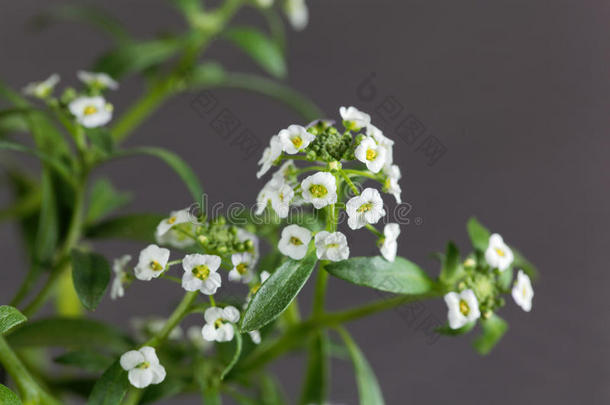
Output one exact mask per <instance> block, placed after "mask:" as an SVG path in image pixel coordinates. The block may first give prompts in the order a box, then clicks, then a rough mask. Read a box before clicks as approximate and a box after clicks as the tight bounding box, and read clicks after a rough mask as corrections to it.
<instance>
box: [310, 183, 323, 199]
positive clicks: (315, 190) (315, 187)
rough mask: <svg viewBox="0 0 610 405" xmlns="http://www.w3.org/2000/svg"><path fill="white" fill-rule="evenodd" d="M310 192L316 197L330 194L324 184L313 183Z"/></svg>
mask: <svg viewBox="0 0 610 405" xmlns="http://www.w3.org/2000/svg"><path fill="white" fill-rule="evenodd" d="M309 192H310V193H311V195H313V196H314V197H315V198H322V197H324V196H325V195H326V194H328V190H327V189H326V187H324V186H323V185H322V184H312V185H311V187H309Z"/></svg>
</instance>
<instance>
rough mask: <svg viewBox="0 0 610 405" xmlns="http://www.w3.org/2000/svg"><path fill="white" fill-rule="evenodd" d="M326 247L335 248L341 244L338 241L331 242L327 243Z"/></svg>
mask: <svg viewBox="0 0 610 405" xmlns="http://www.w3.org/2000/svg"><path fill="white" fill-rule="evenodd" d="M326 247H327V248H328V249H334V248H338V247H339V244H338V243H329V244H328V245H326Z"/></svg>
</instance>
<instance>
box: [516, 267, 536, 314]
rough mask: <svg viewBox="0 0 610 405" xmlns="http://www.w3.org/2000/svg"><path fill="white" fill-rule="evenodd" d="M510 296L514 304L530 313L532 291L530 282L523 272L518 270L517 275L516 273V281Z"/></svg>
mask: <svg viewBox="0 0 610 405" xmlns="http://www.w3.org/2000/svg"><path fill="white" fill-rule="evenodd" d="M512 295H513V299H514V300H515V303H517V305H519V306H520V307H521V308H522V309H523V310H524V311H525V312H530V311H531V310H532V299H533V298H534V289H533V288H532V282H531V280H530V278H529V276H528V275H527V274H525V273H524V272H523V270H519V273H517V280H516V281H515V285H514V286H513V291H512Z"/></svg>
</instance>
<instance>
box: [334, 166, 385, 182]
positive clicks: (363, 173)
mask: <svg viewBox="0 0 610 405" xmlns="http://www.w3.org/2000/svg"><path fill="white" fill-rule="evenodd" d="M341 170H342V171H343V173H345V174H351V175H354V176H362V177H368V178H369V179H373V180H377V181H380V180H381V179H380V177H379V175H377V174H373V173H369V172H366V171H364V170H354V169H341Z"/></svg>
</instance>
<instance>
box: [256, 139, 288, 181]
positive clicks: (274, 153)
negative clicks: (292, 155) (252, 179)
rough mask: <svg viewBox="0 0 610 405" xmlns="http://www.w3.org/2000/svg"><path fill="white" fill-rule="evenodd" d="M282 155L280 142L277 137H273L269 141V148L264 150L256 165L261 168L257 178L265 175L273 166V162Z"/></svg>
mask: <svg viewBox="0 0 610 405" xmlns="http://www.w3.org/2000/svg"><path fill="white" fill-rule="evenodd" d="M281 154H282V142H281V141H280V138H279V136H277V135H273V136H272V137H271V140H270V141H269V146H268V147H266V148H265V150H264V151H263V157H261V159H260V160H259V161H258V164H259V165H261V168H260V169H259V170H258V172H257V173H256V177H257V178H259V179H260V178H261V177H263V175H264V174H265V173H267V172H268V171H269V169H271V166H273V162H275V161H276V159H277V158H279V157H280V155H281Z"/></svg>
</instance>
